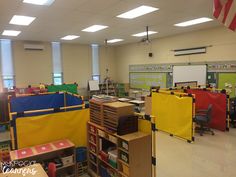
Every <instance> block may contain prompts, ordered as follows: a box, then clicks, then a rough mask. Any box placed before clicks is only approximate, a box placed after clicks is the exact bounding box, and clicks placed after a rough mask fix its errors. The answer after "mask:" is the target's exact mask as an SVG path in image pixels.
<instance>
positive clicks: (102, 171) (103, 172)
mask: <svg viewBox="0 0 236 177" xmlns="http://www.w3.org/2000/svg"><path fill="white" fill-rule="evenodd" d="M99 172H100V175H101V177H111V175H109V173H108V171H107V168H105V167H104V166H102V165H100V166H99Z"/></svg>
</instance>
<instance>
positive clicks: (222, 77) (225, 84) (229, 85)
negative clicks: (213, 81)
mask: <svg viewBox="0 0 236 177" xmlns="http://www.w3.org/2000/svg"><path fill="white" fill-rule="evenodd" d="M218 87H219V88H220V89H229V90H231V94H230V97H235V88H236V73H219V81H218Z"/></svg>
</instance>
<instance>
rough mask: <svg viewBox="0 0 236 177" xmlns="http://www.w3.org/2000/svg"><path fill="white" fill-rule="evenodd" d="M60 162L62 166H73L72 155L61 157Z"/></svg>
mask: <svg viewBox="0 0 236 177" xmlns="http://www.w3.org/2000/svg"><path fill="white" fill-rule="evenodd" d="M61 161H62V163H63V165H64V166H66V165H70V164H73V155H71V156H67V157H61Z"/></svg>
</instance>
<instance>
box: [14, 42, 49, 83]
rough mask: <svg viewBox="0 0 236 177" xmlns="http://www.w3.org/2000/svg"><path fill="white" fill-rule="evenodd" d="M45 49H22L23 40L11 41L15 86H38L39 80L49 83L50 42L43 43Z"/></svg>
mask: <svg viewBox="0 0 236 177" xmlns="http://www.w3.org/2000/svg"><path fill="white" fill-rule="evenodd" d="M43 45H44V47H45V49H44V50H42V51H37V50H24V42H22V41H14V42H13V61H14V68H15V75H16V86H17V87H26V86H27V85H29V84H30V85H32V86H38V85H39V83H40V82H42V83H47V84H51V83H52V79H51V77H52V76H51V73H52V59H51V58H52V53H51V45H50V43H43Z"/></svg>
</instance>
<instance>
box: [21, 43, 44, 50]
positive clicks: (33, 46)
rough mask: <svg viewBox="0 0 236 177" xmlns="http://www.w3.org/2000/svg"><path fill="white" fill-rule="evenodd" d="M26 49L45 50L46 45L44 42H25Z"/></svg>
mask: <svg viewBox="0 0 236 177" xmlns="http://www.w3.org/2000/svg"><path fill="white" fill-rule="evenodd" d="M24 49H25V50H44V45H42V44H24Z"/></svg>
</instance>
